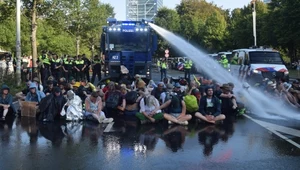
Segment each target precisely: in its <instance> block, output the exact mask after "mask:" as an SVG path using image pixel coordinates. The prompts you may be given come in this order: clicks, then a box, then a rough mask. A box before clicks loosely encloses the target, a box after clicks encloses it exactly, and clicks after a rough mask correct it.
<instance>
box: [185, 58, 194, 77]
mask: <svg viewBox="0 0 300 170" xmlns="http://www.w3.org/2000/svg"><path fill="white" fill-rule="evenodd" d="M192 66H193V62H192V61H191V60H190V59H187V60H186V61H185V62H184V78H185V79H187V80H188V81H191V69H192Z"/></svg>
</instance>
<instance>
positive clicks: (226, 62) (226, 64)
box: [220, 58, 228, 68]
mask: <svg viewBox="0 0 300 170" xmlns="http://www.w3.org/2000/svg"><path fill="white" fill-rule="evenodd" d="M220 63H221V64H222V65H223V67H224V68H228V60H227V58H225V59H222V60H221V61H220Z"/></svg>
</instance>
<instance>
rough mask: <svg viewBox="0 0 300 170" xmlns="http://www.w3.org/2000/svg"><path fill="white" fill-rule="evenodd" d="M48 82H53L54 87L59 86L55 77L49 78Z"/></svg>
mask: <svg viewBox="0 0 300 170" xmlns="http://www.w3.org/2000/svg"><path fill="white" fill-rule="evenodd" d="M48 80H49V81H52V83H53V86H54V87H56V86H57V80H55V78H54V77H53V76H50V77H48Z"/></svg>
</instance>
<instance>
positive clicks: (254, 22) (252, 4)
mask: <svg viewBox="0 0 300 170" xmlns="http://www.w3.org/2000/svg"><path fill="white" fill-rule="evenodd" d="M251 8H252V16H253V37H254V47H256V46H257V37H256V0H252V1H251Z"/></svg>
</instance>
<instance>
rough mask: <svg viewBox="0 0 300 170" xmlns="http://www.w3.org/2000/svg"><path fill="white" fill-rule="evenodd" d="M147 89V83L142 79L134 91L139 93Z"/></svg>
mask: <svg viewBox="0 0 300 170" xmlns="http://www.w3.org/2000/svg"><path fill="white" fill-rule="evenodd" d="M145 87H146V83H145V82H144V81H143V80H142V79H140V80H139V81H138V83H137V86H136V89H134V90H137V91H139V90H144V89H145Z"/></svg>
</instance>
